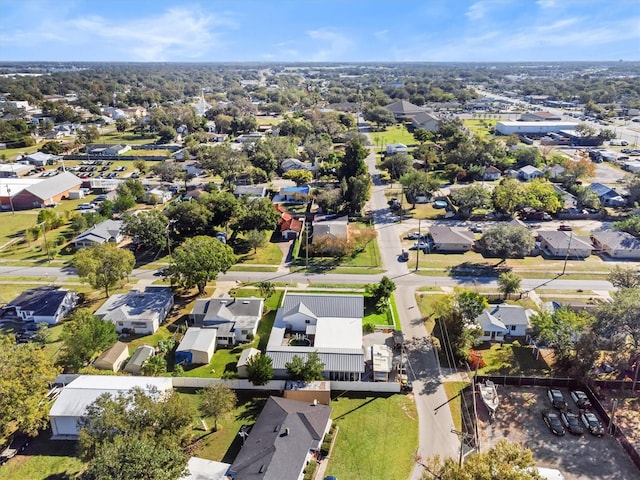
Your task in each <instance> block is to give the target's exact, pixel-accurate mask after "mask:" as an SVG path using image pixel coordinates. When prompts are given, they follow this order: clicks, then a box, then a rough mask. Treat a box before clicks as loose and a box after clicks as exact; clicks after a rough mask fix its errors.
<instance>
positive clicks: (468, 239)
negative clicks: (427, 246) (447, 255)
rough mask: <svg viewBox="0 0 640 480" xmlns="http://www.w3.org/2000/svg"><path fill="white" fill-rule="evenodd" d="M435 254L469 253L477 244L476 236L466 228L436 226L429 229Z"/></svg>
mask: <svg viewBox="0 0 640 480" xmlns="http://www.w3.org/2000/svg"><path fill="white" fill-rule="evenodd" d="M429 236H430V237H431V240H432V242H433V247H432V250H433V251H434V252H468V251H469V250H471V247H472V246H473V244H474V242H475V240H476V239H475V235H474V234H473V232H471V231H469V230H468V229H466V228H456V227H449V226H446V225H434V226H432V227H431V228H430V229H429Z"/></svg>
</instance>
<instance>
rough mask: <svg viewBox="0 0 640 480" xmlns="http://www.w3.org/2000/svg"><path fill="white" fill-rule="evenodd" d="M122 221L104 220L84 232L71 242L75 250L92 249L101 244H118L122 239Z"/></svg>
mask: <svg viewBox="0 0 640 480" xmlns="http://www.w3.org/2000/svg"><path fill="white" fill-rule="evenodd" d="M123 224H124V222H123V221H122V220H105V221H104V222H100V223H97V224H96V225H94V226H93V227H91V228H90V229H88V230H85V231H84V232H82V233H81V234H80V235H78V236H77V237H76V238H75V239H74V240H73V245H74V246H75V247H76V248H82V247H93V246H95V245H100V244H102V243H108V242H111V243H116V244H118V243H120V242H121V241H122V239H123V238H124V235H123V234H122V227H123Z"/></svg>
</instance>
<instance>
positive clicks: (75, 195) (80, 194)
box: [69, 190, 84, 200]
mask: <svg viewBox="0 0 640 480" xmlns="http://www.w3.org/2000/svg"><path fill="white" fill-rule="evenodd" d="M79 198H84V190H69V200H78V199H79Z"/></svg>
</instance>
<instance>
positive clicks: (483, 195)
mask: <svg viewBox="0 0 640 480" xmlns="http://www.w3.org/2000/svg"><path fill="white" fill-rule="evenodd" d="M451 200H452V201H453V204H454V205H455V206H456V207H458V208H459V212H460V214H461V216H462V217H464V218H467V217H469V216H470V215H471V213H472V212H473V211H474V210H476V209H478V208H485V207H487V206H489V205H490V203H491V194H490V193H489V190H487V189H486V188H484V186H482V185H481V184H479V183H476V184H473V185H469V186H468V187H462V188H456V189H455V190H453V191H452V192H451Z"/></svg>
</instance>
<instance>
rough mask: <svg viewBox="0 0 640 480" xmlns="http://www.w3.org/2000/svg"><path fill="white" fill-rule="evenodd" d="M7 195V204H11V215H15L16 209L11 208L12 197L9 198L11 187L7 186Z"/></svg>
mask: <svg viewBox="0 0 640 480" xmlns="http://www.w3.org/2000/svg"><path fill="white" fill-rule="evenodd" d="M7 196H8V197H9V205H11V215H15V214H16V211H15V210H14V208H13V199H12V198H11V189H10V188H9V186H7Z"/></svg>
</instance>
